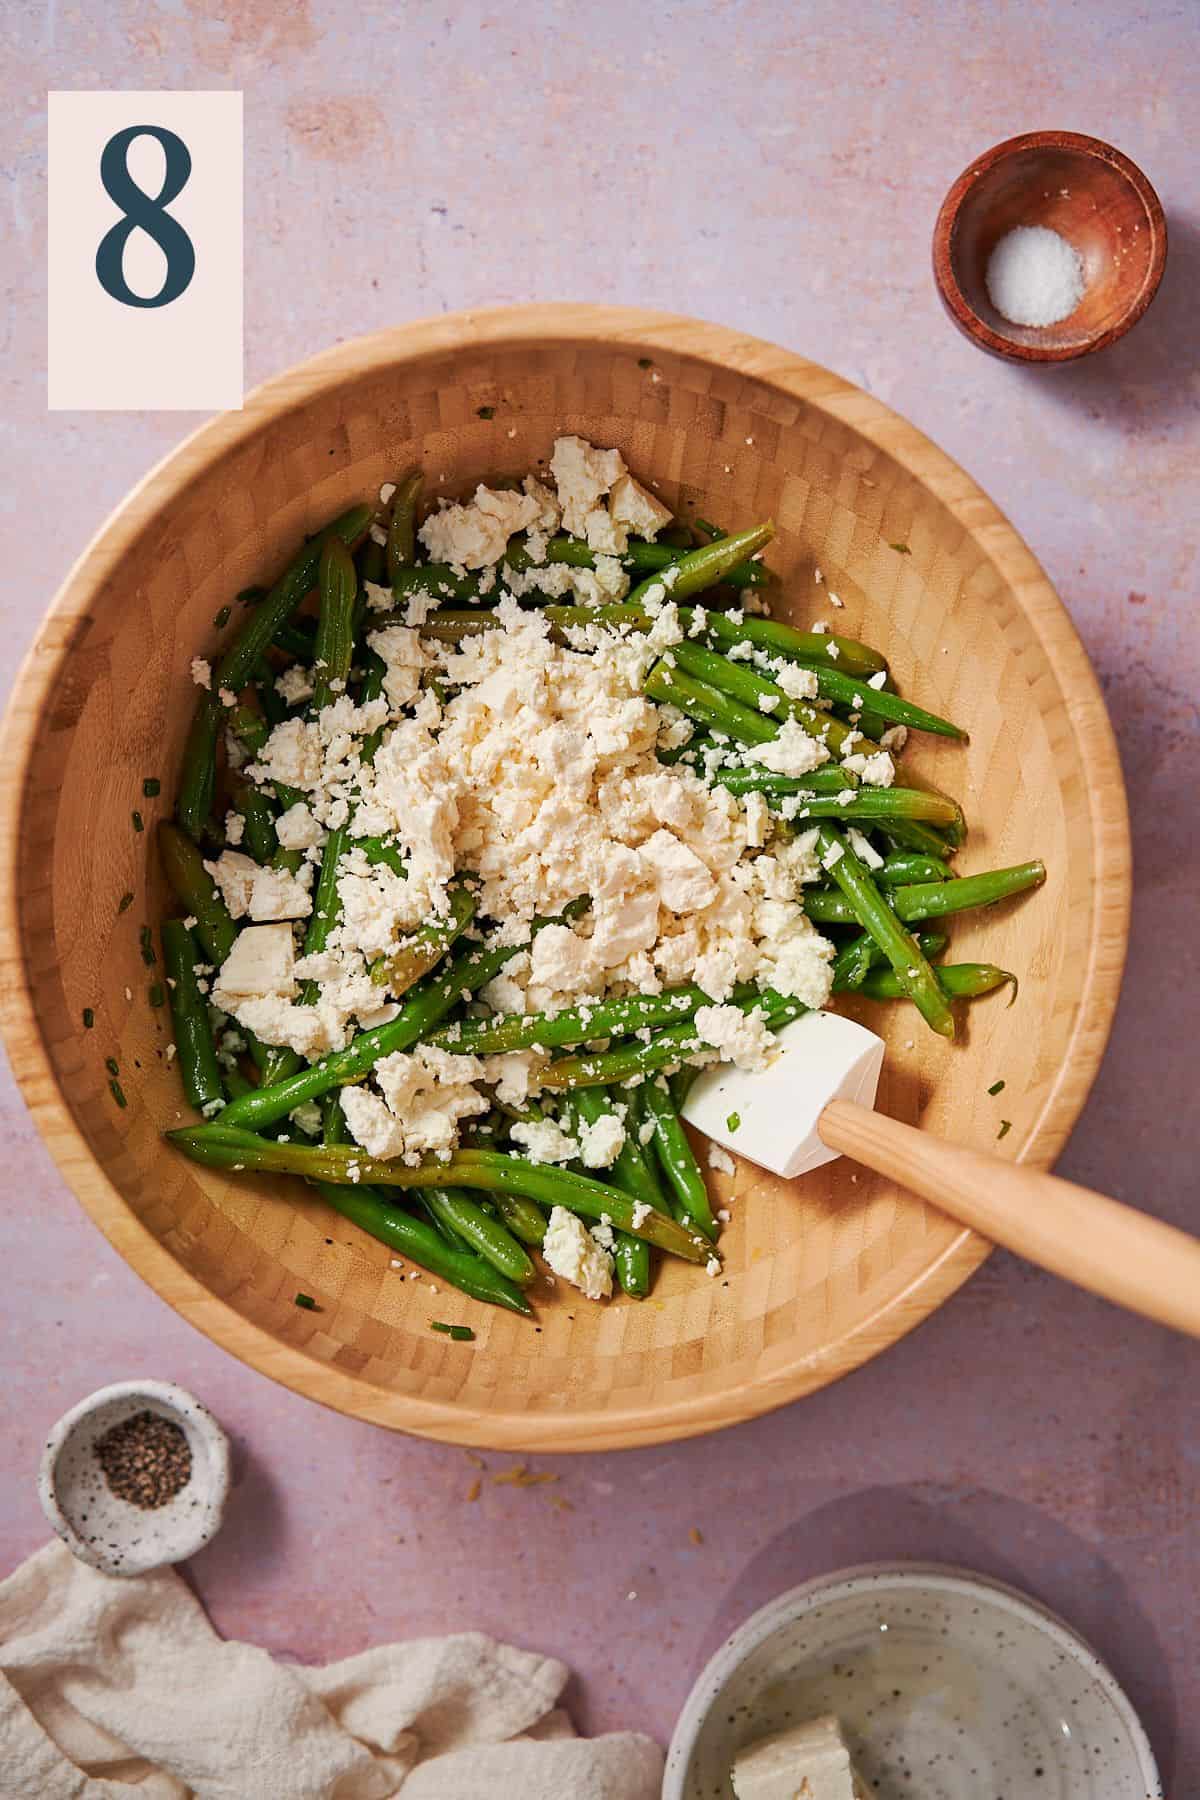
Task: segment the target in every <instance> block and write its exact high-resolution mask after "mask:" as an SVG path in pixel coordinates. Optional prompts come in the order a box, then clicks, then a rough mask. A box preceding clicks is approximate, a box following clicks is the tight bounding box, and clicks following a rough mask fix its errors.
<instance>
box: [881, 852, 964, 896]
mask: <svg viewBox="0 0 1200 1800" xmlns="http://www.w3.org/2000/svg"><path fill="white" fill-rule="evenodd" d="M954 878H955V876H954V870H953V869H952V868H951V867H950V864H949V863H948V862H946V861H945V860H944V858H942V857H940V856H921V855H919V854H918V853H917V851H915V850H900V851H896V852H894V853H893V854H892V855H891V856H885V857H884V859H883V867H882V869H876V870H875V879H876V881H877V882H878V883H879V885H880V887H912V886H913V884H914V883H915V882H918V881H953V880H954Z"/></svg>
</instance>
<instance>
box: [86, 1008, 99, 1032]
mask: <svg viewBox="0 0 1200 1800" xmlns="http://www.w3.org/2000/svg"><path fill="white" fill-rule="evenodd" d="M95 1023H96V1015H95V1013H94V1012H93V1011H92V1009H91V1007H90V1006H85V1007H84V1009H83V1029H84V1030H85V1031H90V1030H91V1029H92V1026H93V1025H94V1024H95Z"/></svg>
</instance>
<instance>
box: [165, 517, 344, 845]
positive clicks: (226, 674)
mask: <svg viewBox="0 0 1200 1800" xmlns="http://www.w3.org/2000/svg"><path fill="white" fill-rule="evenodd" d="M370 516H371V515H370V509H369V508H368V507H365V506H353V507H351V508H350V510H349V511H348V512H344V513H342V514H341V515H340V517H338V518H336V519H334V521H333V522H332V524H331V525H329V526H327V527H326V530H325V531H324V532H322V533H321V534H320V536H318V537H316V538H311V539H310V540H309V541H308V543H306V544H305V546H304V548H303V549H302V550H301V551H300V552H299V553H298V555H297V556H295V557H294V558H293V559H292V561H291V562H290V563H289V564H288V566H287V568H286V569H285V570H284V572H283V574H282V575H281V576H280V578H279V580H278V581H277V582H276V583H275V585H274V587H272V588H271V589H270V590H269V592H268V593H267V595H266V596H265V598H264V599H263V600H262V601H261V602H260V603H259V604H258V606H256V607H255V609H254V611H253V612H252V613H251V614H250V616H249V618H248V619H247V620H246V623H245V624H244V625H243V626H242V628H241V630H240V631H239V632H238V634H237V636H236V637H235V638H234V640H233V642H232V644H230V646H229V648H228V649H227V650H226V651H225V653H224V655H223V656H222V657H221V659H220V661H219V662H218V664H217V666H216V668H215V669H214V671H213V675H212V687H211V690H209V691H207V692H205V693H204V694H202V695H201V697H200V700H199V702H198V704H197V707H196V711H195V714H194V716H193V718H192V724H191V729H190V731H189V732H188V737H187V742H186V744H185V745H184V751H183V763H182V766H181V769H180V777H179V804H178V808H177V815H178V818H179V823H180V825H181V827H182V828H183V830H184V831H185V832H186V833H187V835H188V836H189V837H190V838H193V839H197V840H198V839H199V837H200V834H201V833H202V832H203V830H204V827H205V825H206V823H207V822H208V815H209V813H210V812H211V811H212V802H213V785H214V781H215V776H216V748H217V737H218V735H219V733H220V729H221V723H222V720H223V718H224V716H225V708H224V706H223V705H222V704H221V689H222V688H227V689H228V690H229V691H230V692H231V693H234V694H240V693H241V691H242V689H243V688H244V687H245V685H246V683H247V682H248V681H249V679H250V674H251V671H252V670H253V668H254V665H255V663H256V662H257V660H258V658H259V657H260V656H261V655H262V654H263V652H264V650H265V649H266V647H267V645H268V644H269V643H270V642H271V639H272V638H273V637H274V636H275V633H276V631H277V630H278V629H279V627H280V626H281V625H282V624H283V623H284V621H285V620H286V619H288V618H290V617H291V615H292V613H294V612H295V610H296V608H297V607H298V606H299V604H300V602H301V600H303V598H304V596H305V594H307V593H308V592H309V591H310V589H311V588H312V587H313V585H314V583H315V581H316V578H317V569H318V567H319V565H320V560H321V551H322V548H323V543H324V538H325V536H326V535H328V534H329V533H333V534H335V535H336V536H337V537H339V538H341V539H342V541H343V542H344V543H346V544H352V543H355V542H356V541H357V540H358V538H360V537H361V536H362V534H363V532H364V531H365V530H366V528H367V525H368V523H369V521H370Z"/></svg>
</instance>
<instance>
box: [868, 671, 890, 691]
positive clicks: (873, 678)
mask: <svg viewBox="0 0 1200 1800" xmlns="http://www.w3.org/2000/svg"><path fill="white" fill-rule="evenodd" d="M867 686H868V687H873V688H885V687H886V686H887V670H886V669H880V670H878V672H877V673H876V674H874V675H869V676H868V677H867Z"/></svg>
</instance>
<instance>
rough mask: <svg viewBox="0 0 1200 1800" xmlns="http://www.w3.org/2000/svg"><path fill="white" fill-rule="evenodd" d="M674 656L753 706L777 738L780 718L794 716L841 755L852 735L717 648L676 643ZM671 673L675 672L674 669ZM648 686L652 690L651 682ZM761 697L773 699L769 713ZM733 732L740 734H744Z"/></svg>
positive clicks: (713, 684)
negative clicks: (764, 707)
mask: <svg viewBox="0 0 1200 1800" xmlns="http://www.w3.org/2000/svg"><path fill="white" fill-rule="evenodd" d="M671 655H672V656H673V657H674V659H675V665H676V668H680V669H684V670H686V672H687V673H688V674H689V675H694V676H695V677H696V678H697V679H698V680H699V681H700V682H703V683H707V684H708V686H710V687H713V688H718V689H719V690H720V691H721V692H722V693H724V694H729V695H731V696H732V697H733V698H734V699H735V700H739V701H741V702H742V703H743V704H744V705H746V706H747V707H748V708H753V710H754V711H755V712H757V713H758V714H759V716H760V717H763V718H765V719H766V722H767V723H768V724H770V725H772V726H773V730H772V731H771V734H770V735H771V736H772V737H777V736H778V734H779V726H778V723H777V721H778V720H780V719H795V721H796V723H797V725H801V726H803V728H804V730H805V731H806V732H807V733H808V735H809V737H812V738H816V739H818V741H819V742H821V743H823V744H826V745H828V747H829V749H830V750H831V751H833V753H834V755H841V753H842V751H843V748H844V747H845V745H846V742H847V739H850V738H852V735H853V733H852V728H851V727H850V726H849V725H843V723H842V721H841V720H840V719H835V718H834V717H833V716H832V714H830V713H827V712H822V711H821V710H820V708H819V707H816V706H810V705H809V703H808V701H807V700H793V699H792V697H791V695H790V694H786V693H785V692H784V690H783V689H782V688H781V687H780V686H779V684H778V683H777V682H774V681H767V680H765V679H764V677H763V676H761V675H756V674H755V672H754V670H753V669H749V668H747V666H746V664H745V663H740V662H730V660H729V658H728V657H727V656H722V655H721V654H720V653H719V652H718V651H716V650H705V649H704V648H703V646H702V645H700V644H676V646H675V648H674V649H673V650H672V651H671ZM671 672H672V675H673V674H674V672H675V671H674V670H672V671H671ZM646 688H647V692H649V691H650V688H649V683H648V682H647V684H646ZM760 700H770V701H771V702H773V704H772V705H771V707H770V708H768V709H767V711H766V713H764V712H763V709H762V707H761V706H760V705H759V702H760ZM683 710H684V711H686V710H687V708H686V707H685V708H684V709H683ZM734 735H737V736H741V733H740V732H739V733H736V734H734ZM751 742H755V743H762V742H764V740H763V739H762V738H756V739H752V740H751Z"/></svg>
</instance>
